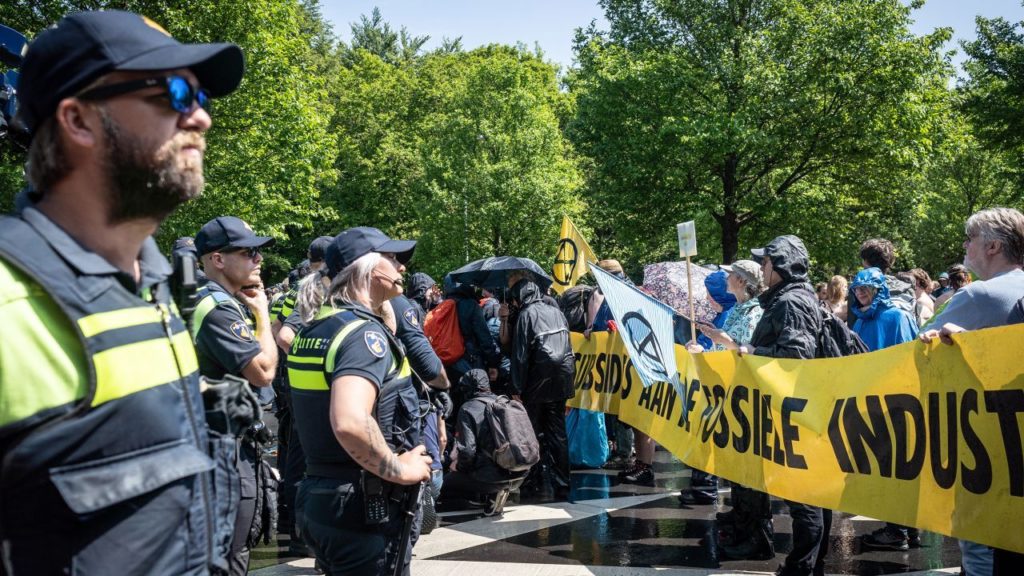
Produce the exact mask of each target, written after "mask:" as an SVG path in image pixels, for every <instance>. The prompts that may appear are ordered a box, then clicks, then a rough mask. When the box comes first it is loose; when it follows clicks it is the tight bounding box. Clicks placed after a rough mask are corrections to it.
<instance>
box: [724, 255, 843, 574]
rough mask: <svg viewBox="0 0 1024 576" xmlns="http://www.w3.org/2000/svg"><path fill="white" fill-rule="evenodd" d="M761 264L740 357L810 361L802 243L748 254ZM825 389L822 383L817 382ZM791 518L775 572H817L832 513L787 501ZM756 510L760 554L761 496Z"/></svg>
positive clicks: (811, 306) (767, 534)
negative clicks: (761, 287)
mask: <svg viewBox="0 0 1024 576" xmlns="http://www.w3.org/2000/svg"><path fill="white" fill-rule="evenodd" d="M750 252H751V254H752V255H753V257H754V260H755V261H757V262H759V263H760V264H761V275H762V277H763V278H764V283H765V285H766V286H767V287H768V289H767V290H765V291H764V292H763V293H762V294H761V295H760V296H759V297H758V301H759V302H760V304H761V308H763V309H764V313H763V315H762V316H761V320H760V321H759V322H758V323H757V327H756V328H755V329H754V334H753V335H752V336H751V338H750V343H749V344H742V345H741V346H740V347H739V348H738V350H739V352H740V353H741V354H755V355H758V356H768V357H771V358H804V359H810V358H814V355H815V351H816V347H817V345H816V342H817V335H818V333H819V332H820V331H821V318H822V317H821V312H820V311H819V309H818V308H819V304H818V297H817V295H816V294H815V293H814V288H813V287H812V286H811V285H810V284H809V283H808V280H807V270H808V267H809V266H810V258H809V256H808V255H807V249H806V248H805V247H804V243H803V241H802V240H800V239H799V238H797V237H796V236H792V235H786V236H778V237H776V238H775V239H774V240H772V241H771V242H769V243H768V245H767V246H765V247H764V248H757V249H755V250H751V251H750ZM822 385H825V383H822ZM787 504H789V514H790V516H791V517H792V518H793V549H792V551H791V552H790V553H789V555H788V556H786V562H785V564H784V565H783V566H782V567H781V569H780V571H779V573H780V574H782V575H783V576H808V575H810V574H811V573H818V574H820V573H822V572H821V571H822V570H823V569H824V564H823V563H824V557H825V553H826V552H827V549H828V545H827V542H828V533H829V529H830V528H831V524H832V511H831V510H823V509H821V508H817V507H814V506H808V505H806V504H801V503H799V502H790V501H787ZM756 508H757V509H758V510H759V511H760V512H761V518H762V520H766V521H764V522H762V524H761V525H760V526H759V530H758V531H757V532H756V533H755V537H756V538H757V539H758V540H759V541H760V544H761V546H762V549H761V551H762V552H763V551H764V548H763V547H764V546H766V544H765V540H767V542H771V541H772V537H773V532H772V525H771V503H770V501H769V500H768V497H767V495H765V496H764V497H763V498H762V499H761V500H760V503H759V504H757V505H756Z"/></svg>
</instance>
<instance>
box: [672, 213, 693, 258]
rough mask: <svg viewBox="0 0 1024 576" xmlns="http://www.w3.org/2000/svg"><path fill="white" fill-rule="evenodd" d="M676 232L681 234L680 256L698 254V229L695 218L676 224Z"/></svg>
mask: <svg viewBox="0 0 1024 576" xmlns="http://www.w3.org/2000/svg"><path fill="white" fill-rule="evenodd" d="M676 233H677V234H678V235H679V257H680V258H686V257H687V256H696V255H697V229H696V227H695V226H694V225H693V220H690V221H689V222H683V223H682V224H676Z"/></svg>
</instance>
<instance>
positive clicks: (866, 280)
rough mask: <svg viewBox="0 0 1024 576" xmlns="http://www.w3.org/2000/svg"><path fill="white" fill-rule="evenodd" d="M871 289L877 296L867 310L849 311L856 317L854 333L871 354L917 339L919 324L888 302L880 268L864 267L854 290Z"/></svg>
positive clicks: (856, 280)
mask: <svg viewBox="0 0 1024 576" xmlns="http://www.w3.org/2000/svg"><path fill="white" fill-rule="evenodd" d="M857 286H869V287H872V288H874V289H875V297H874V299H873V300H872V301H871V306H870V307H869V308H868V309H867V310H861V309H860V306H855V307H854V308H851V309H850V311H851V312H853V314H854V315H855V316H856V317H857V321H856V322H855V323H854V325H853V331H854V332H856V333H857V335H858V336H860V338H861V340H863V341H864V344H866V345H867V347H868V349H870V350H871V351H875V350H881V349H882V348H888V347H889V346H895V345H896V344H902V343H904V342H909V341H911V340H913V339H914V338H916V337H917V323H916V322H915V321H914V319H913V318H911V317H910V315H909V314H907V313H905V312H903V311H902V310H900V309H899V308H896V307H895V305H893V303H892V301H891V300H890V299H889V287H888V286H887V285H886V281H885V275H884V274H882V271H881V270H879V269H878V268H865V269H864V270H861V271H860V272H858V273H857V276H856V277H854V279H853V283H852V284H851V288H856V287H857Z"/></svg>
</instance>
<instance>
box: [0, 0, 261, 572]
mask: <svg viewBox="0 0 1024 576" xmlns="http://www.w3.org/2000/svg"><path fill="white" fill-rule="evenodd" d="M242 69H243V59H242V53H241V51H240V50H239V49H238V47H237V46H234V45H231V44H193V45H183V44H180V43H179V42H177V41H176V40H174V39H173V38H171V37H170V35H168V34H167V32H166V31H164V30H163V29H162V28H161V27H160V26H159V25H157V24H156V23H154V22H152V21H151V20H149V19H146V18H143V17H141V16H139V15H136V14H131V13H128V12H120V11H107V12H78V13H75V14H73V15H70V16H67V17H66V18H64V19H63V20H61V21H60V22H59V23H57V25H56V26H54V27H52V28H49V29H47V30H44V31H42V32H40V34H39V35H38V36H37V37H36V39H35V41H34V42H33V43H32V45H31V46H30V47H29V50H28V53H27V54H26V57H25V60H24V64H23V66H22V68H21V76H20V80H19V86H18V89H19V96H20V97H21V108H20V110H19V112H18V115H19V119H20V120H21V122H22V123H23V125H24V126H25V127H27V129H28V130H29V131H30V133H31V138H32V143H31V149H30V151H29V158H28V165H27V169H26V173H27V176H28V180H29V184H30V185H31V187H32V188H33V189H34V190H36V191H37V192H36V193H34V194H32V195H30V196H29V197H26V198H23V199H22V200H23V201H22V202H21V203H20V204H21V205H22V206H24V208H23V209H22V210H21V211H20V212H19V213H18V214H17V215H15V216H12V217H8V218H4V220H3V222H2V224H0V322H2V323H3V326H4V327H5V329H6V330H8V331H9V332H8V334H7V336H5V337H4V338H2V339H0V461H2V466H0V541H2V542H3V546H2V547H0V572H3V573H5V574H10V575H23V574H25V575H27V574H68V573H72V572H74V573H75V574H96V575H100V574H127V575H168V576H170V575H174V576H180V575H182V574H189V575H191V574H195V575H201V574H207V573H209V571H210V570H211V569H213V568H222V567H223V566H224V564H223V560H224V559H223V558H218V557H216V556H217V555H216V552H214V554H213V555H212V556H211V553H210V551H211V550H212V549H214V548H215V543H214V542H213V539H214V536H215V534H214V526H215V525H216V524H218V521H217V518H215V517H214V513H213V511H214V510H215V509H217V508H218V507H217V506H216V502H215V499H214V493H213V490H212V477H211V475H210V474H209V471H210V470H211V469H212V468H213V463H212V461H211V459H210V458H209V457H208V456H207V454H206V451H207V449H208V437H207V429H206V424H205V422H204V421H203V399H202V398H201V397H200V395H199V378H198V373H197V370H196V366H197V362H196V356H195V352H194V350H193V348H192V345H191V343H190V341H189V337H188V332H187V331H186V328H185V324H184V322H183V321H182V319H181V318H180V317H179V316H178V314H177V312H176V311H175V308H174V307H173V306H172V305H171V301H170V290H169V287H168V284H167V278H168V275H169V274H170V272H171V268H170V266H169V265H168V263H167V261H166V260H165V259H164V258H163V256H162V255H161V254H160V252H159V250H158V248H157V246H156V243H155V242H154V240H153V239H152V238H151V235H152V234H153V233H154V232H155V231H156V229H157V227H158V226H159V225H160V223H161V222H162V221H163V220H164V219H165V218H166V217H167V216H168V215H169V214H170V213H171V212H173V211H174V209H175V208H176V207H177V206H178V205H180V204H181V203H183V202H185V201H187V200H189V199H191V198H193V197H195V196H197V195H199V193H200V192H201V190H202V187H203V151H204V148H205V142H204V138H203V134H204V133H205V132H206V131H207V130H208V129H209V128H210V125H211V118H210V114H209V112H208V110H207V108H208V106H209V104H210V98H211V97H214V96H224V95H227V94H229V93H230V92H232V91H233V90H234V89H235V88H236V87H237V86H238V84H239V82H240V81H241V79H242Z"/></svg>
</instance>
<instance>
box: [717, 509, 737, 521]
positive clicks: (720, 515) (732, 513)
mask: <svg viewBox="0 0 1024 576" xmlns="http://www.w3.org/2000/svg"><path fill="white" fill-rule="evenodd" d="M715 520H718V523H719V524H735V523H736V510H735V509H733V510H729V511H727V512H715Z"/></svg>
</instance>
